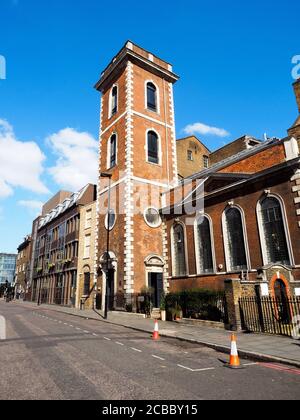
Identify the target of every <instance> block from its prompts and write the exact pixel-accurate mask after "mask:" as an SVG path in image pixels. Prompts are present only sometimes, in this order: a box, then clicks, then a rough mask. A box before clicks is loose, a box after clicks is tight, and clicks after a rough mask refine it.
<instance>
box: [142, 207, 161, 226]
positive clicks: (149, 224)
mask: <svg viewBox="0 0 300 420" xmlns="http://www.w3.org/2000/svg"><path fill="white" fill-rule="evenodd" d="M148 210H155V211H156V212H157V214H158V216H159V222H158V223H157V224H156V225H151V223H149V222H148V221H147V218H146V213H147V211H148ZM144 220H145V222H146V224H147V225H148V226H149V227H150V228H153V229H157V228H159V227H160V226H161V224H162V220H161V216H160V213H159V210H158V209H157V208H156V207H153V206H150V207H147V208H146V209H145V210H144Z"/></svg>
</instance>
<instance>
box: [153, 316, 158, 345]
mask: <svg viewBox="0 0 300 420" xmlns="http://www.w3.org/2000/svg"><path fill="white" fill-rule="evenodd" d="M152 340H159V330H158V321H157V319H156V320H155V325H154V332H153V335H152Z"/></svg>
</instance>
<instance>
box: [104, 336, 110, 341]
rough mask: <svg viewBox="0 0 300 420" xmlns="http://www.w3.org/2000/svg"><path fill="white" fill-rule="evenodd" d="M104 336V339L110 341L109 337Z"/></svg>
mask: <svg viewBox="0 0 300 420" xmlns="http://www.w3.org/2000/svg"><path fill="white" fill-rule="evenodd" d="M103 338H104V340H106V341H111V339H110V338H107V337H103Z"/></svg>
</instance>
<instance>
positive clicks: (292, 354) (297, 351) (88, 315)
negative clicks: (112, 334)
mask: <svg viewBox="0 0 300 420" xmlns="http://www.w3.org/2000/svg"><path fill="white" fill-rule="evenodd" d="M15 303H16V304H20V305H26V306H27V307H32V308H39V309H49V310H52V311H57V312H62V313H65V314H69V315H72V316H78V317H81V318H85V319H95V320H98V321H100V322H106V323H110V324H115V325H121V326H123V327H126V328H131V329H134V330H138V331H143V332H149V333H152V332H153V326H154V324H153V320H152V319H145V318H143V316H142V315H137V314H129V313H120V312H110V313H109V316H108V320H107V321H106V320H104V319H103V318H102V316H101V314H100V313H98V312H96V311H93V310H85V311H80V310H78V309H73V308H64V307H60V306H52V305H41V306H39V307H38V306H37V305H36V304H35V303H31V302H15ZM159 331H160V335H161V336H162V337H171V338H177V339H179V340H183V341H189V342H193V343H198V344H201V345H205V346H207V347H211V348H214V349H216V350H218V351H221V352H226V353H229V351H230V334H231V332H230V331H225V330H223V329H220V328H213V327H208V326H202V325H197V326H195V325H188V324H183V323H180V322H179V323H177V322H160V323H159ZM237 336H238V348H239V353H240V356H242V357H249V358H251V359H254V360H259V361H269V362H277V363H278V362H279V363H286V364H289V365H292V366H297V367H300V340H293V339H291V338H288V337H281V336H275V335H264V334H245V333H237Z"/></svg>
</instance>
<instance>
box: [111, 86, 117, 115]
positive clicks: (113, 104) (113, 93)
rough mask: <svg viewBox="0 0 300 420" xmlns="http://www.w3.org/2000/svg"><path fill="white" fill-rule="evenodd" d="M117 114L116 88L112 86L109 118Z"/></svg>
mask: <svg viewBox="0 0 300 420" xmlns="http://www.w3.org/2000/svg"><path fill="white" fill-rule="evenodd" d="M117 112H118V86H114V87H113V88H112V90H111V98H110V117H113V116H114V115H115V114H116V113H117Z"/></svg>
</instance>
